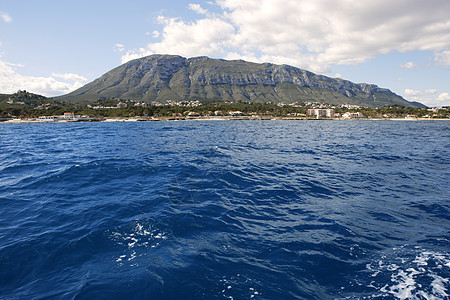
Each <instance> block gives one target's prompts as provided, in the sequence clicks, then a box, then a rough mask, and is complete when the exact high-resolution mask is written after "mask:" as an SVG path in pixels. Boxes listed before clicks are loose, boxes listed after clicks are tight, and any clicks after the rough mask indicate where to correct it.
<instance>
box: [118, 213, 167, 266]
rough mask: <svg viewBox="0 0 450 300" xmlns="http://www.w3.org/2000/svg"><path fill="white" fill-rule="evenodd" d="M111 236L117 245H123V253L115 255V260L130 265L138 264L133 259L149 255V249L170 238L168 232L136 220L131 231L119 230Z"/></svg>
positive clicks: (120, 263)
mask: <svg viewBox="0 0 450 300" xmlns="http://www.w3.org/2000/svg"><path fill="white" fill-rule="evenodd" d="M122 229H123V228H122ZM110 237H111V239H112V240H113V241H114V242H115V244H116V245H118V246H121V247H123V250H122V253H120V255H118V256H115V262H116V263H118V264H119V265H120V266H122V265H124V263H125V262H128V264H129V265H130V266H137V265H138V262H133V261H135V260H136V259H137V258H139V257H141V256H145V255H147V252H148V250H149V249H155V248H157V247H158V246H159V245H160V243H161V242H162V241H163V240H166V239H168V233H166V232H164V231H161V230H160V229H159V228H157V227H156V226H153V225H151V224H145V223H144V224H141V223H140V222H137V221H136V224H135V225H134V226H133V227H132V228H131V231H130V230H129V229H128V230H124V231H122V230H117V231H114V232H112V233H111V235H110ZM132 262H133V263H132Z"/></svg>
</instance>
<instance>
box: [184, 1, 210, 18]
mask: <svg viewBox="0 0 450 300" xmlns="http://www.w3.org/2000/svg"><path fill="white" fill-rule="evenodd" d="M188 7H189V9H190V10H192V11H195V12H196V13H198V14H201V15H206V14H208V10H207V9H204V8H202V7H201V6H200V4H194V3H189V5H188Z"/></svg>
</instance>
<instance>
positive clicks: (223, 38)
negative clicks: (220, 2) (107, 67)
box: [122, 16, 234, 63]
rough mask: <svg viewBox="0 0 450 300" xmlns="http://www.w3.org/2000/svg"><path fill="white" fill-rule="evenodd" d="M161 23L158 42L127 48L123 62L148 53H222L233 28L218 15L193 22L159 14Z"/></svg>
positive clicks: (195, 54)
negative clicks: (137, 47)
mask: <svg viewBox="0 0 450 300" xmlns="http://www.w3.org/2000/svg"><path fill="white" fill-rule="evenodd" d="M157 20H158V22H159V23H160V24H164V29H163V31H162V32H161V38H162V41H161V42H157V43H150V44H148V45H147V47H145V48H140V49H137V50H130V51H127V53H126V54H125V55H123V56H122V63H124V62H126V61H129V60H131V59H135V58H139V57H143V56H146V55H151V54H155V53H161V54H179V55H184V56H188V57H191V56H200V55H211V56H217V55H224V54H226V52H225V51H224V50H223V49H224V48H223V47H225V46H226V43H227V37H229V36H232V35H233V34H234V27H233V26H232V25H231V24H230V23H228V22H226V21H224V20H222V19H219V18H204V19H200V20H197V21H195V22H193V23H186V22H184V21H182V20H180V19H177V18H165V17H162V16H160V17H158V19H157Z"/></svg>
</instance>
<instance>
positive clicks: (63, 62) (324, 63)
mask: <svg viewBox="0 0 450 300" xmlns="http://www.w3.org/2000/svg"><path fill="white" fill-rule="evenodd" d="M449 11H450V1H449V0H395V1H392V0H364V1H361V0H314V1H312V0H245V1H243V0H209V1H196V0H164V1H160V0H159V1H153V0H147V1H144V0H127V1H116V0H89V1H87V0H77V1H66V0H39V1H36V0H14V1H12V0H0V93H14V92H16V91H17V90H27V91H30V92H33V93H37V94H41V95H45V96H58V95H63V94H66V93H69V92H71V91H73V90H75V89H77V88H79V87H81V86H83V85H84V84H86V83H88V82H90V81H93V80H94V79H96V78H98V77H100V76H101V75H102V74H104V73H106V72H107V71H109V70H111V69H113V68H115V67H117V66H119V65H120V64H122V63H125V62H127V61H129V60H132V59H136V58H139V57H143V56H147V55H151V54H176V55H181V56H184V57H195V56H209V57H212V58H222V59H230V60H231V59H243V60H247V61H252V62H258V63H263V62H270V63H274V64H288V65H293V66H295V67H299V68H302V69H307V70H309V71H312V72H314V73H316V74H323V75H326V76H330V77H339V78H343V79H346V80H350V81H353V82H356V83H362V82H364V83H371V84H376V85H378V86H380V87H382V88H388V89H390V90H392V91H393V92H395V93H397V94H399V95H401V96H403V97H404V98H405V99H407V100H409V101H419V102H421V103H423V104H425V105H427V106H450V13H449Z"/></svg>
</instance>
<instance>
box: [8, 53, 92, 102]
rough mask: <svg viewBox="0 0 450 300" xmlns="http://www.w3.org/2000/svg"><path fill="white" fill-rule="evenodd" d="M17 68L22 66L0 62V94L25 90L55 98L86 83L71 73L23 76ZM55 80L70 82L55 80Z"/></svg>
mask: <svg viewBox="0 0 450 300" xmlns="http://www.w3.org/2000/svg"><path fill="white" fill-rule="evenodd" d="M18 67H22V65H19V64H11V63H8V62H4V61H1V60H0V91H1V92H2V93H15V92H17V91H18V90H27V91H30V92H33V93H37V94H41V95H45V96H57V95H62V94H66V93H69V92H71V91H73V90H75V89H77V88H79V87H81V86H83V83H82V82H85V81H87V79H86V78H85V77H83V76H80V75H77V74H72V73H66V74H52V76H49V77H36V76H25V75H21V74H20V73H18V72H17V71H16V68H18ZM55 78H61V79H63V80H69V81H71V82H64V81H61V80H56V79H55Z"/></svg>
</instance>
